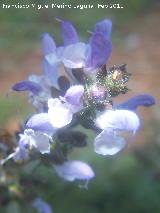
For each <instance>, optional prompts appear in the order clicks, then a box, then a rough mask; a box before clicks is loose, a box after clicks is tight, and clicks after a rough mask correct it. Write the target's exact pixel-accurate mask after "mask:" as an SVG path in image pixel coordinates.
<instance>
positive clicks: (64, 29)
mask: <svg viewBox="0 0 160 213" xmlns="http://www.w3.org/2000/svg"><path fill="white" fill-rule="evenodd" d="M60 23H61V33H62V38H63V41H64V46H67V45H70V44H75V43H77V42H79V38H78V34H77V32H76V29H75V28H74V26H73V25H72V24H71V23H70V22H69V21H61V22H60Z"/></svg>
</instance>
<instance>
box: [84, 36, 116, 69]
mask: <svg viewBox="0 0 160 213" xmlns="http://www.w3.org/2000/svg"><path fill="white" fill-rule="evenodd" d="M111 52H112V43H111V41H110V40H109V39H108V38H107V37H106V36H105V35H104V34H103V33H101V32H96V33H94V34H93V35H92V37H91V40H90V54H89V56H88V60H87V62H86V64H87V66H86V69H87V70H88V71H90V70H92V69H93V70H94V69H96V68H98V67H101V66H102V65H104V64H106V63H107V61H108V59H109V57H110V55H111Z"/></svg>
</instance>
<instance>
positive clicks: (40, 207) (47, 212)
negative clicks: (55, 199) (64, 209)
mask: <svg viewBox="0 0 160 213" xmlns="http://www.w3.org/2000/svg"><path fill="white" fill-rule="evenodd" d="M32 206H33V207H34V208H35V209H36V210H37V212H38V213H52V212H53V211H52V209H51V207H50V205H49V204H48V203H46V202H45V201H44V200H42V199H41V198H36V199H35V200H34V201H33V203H32Z"/></svg>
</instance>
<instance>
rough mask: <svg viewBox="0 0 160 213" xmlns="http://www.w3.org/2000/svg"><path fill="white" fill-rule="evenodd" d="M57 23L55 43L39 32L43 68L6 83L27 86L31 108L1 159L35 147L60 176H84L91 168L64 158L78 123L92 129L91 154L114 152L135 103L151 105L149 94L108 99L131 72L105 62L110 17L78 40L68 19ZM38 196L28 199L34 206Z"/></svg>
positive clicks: (133, 122) (135, 121) (134, 121)
mask: <svg viewBox="0 0 160 213" xmlns="http://www.w3.org/2000/svg"><path fill="white" fill-rule="evenodd" d="M59 24H60V27H61V35H62V38H63V45H62V46H58V47H57V46H56V43H55V41H54V39H53V38H52V37H51V36H50V35H49V34H48V33H44V34H43V35H42V50H43V62H42V64H43V74H42V75H39V76H38V75H31V76H29V78H28V79H27V80H24V81H21V82H18V83H16V84H15V85H14V86H13V87H12V90H13V91H17V92H23V91H27V92H28V99H29V102H30V103H31V104H33V106H34V107H35V114H34V115H33V116H31V117H30V118H28V119H27V121H26V122H25V123H24V128H23V132H20V134H19V140H18V145H17V147H16V148H15V151H14V152H13V153H11V154H10V155H9V156H8V157H6V158H5V159H4V160H2V161H1V164H4V163H5V162H6V161H7V160H8V159H11V158H12V159H13V160H14V161H15V162H25V161H27V160H29V159H31V158H32V156H33V155H32V153H39V154H40V155H41V158H42V159H43V156H45V158H47V160H48V162H49V164H50V165H51V166H53V168H54V169H55V171H56V173H57V174H58V175H59V176H60V177H62V178H63V179H64V180H67V181H74V180H76V179H78V180H85V181H87V182H88V181H89V180H90V179H92V178H93V177H94V176H95V173H94V171H93V170H92V168H91V167H90V166H89V165H88V164H87V163H85V162H82V161H78V160H70V159H69V153H70V152H71V151H72V150H73V148H74V147H79V148H83V147H85V146H86V145H87V131H80V129H82V128H80V129H78V128H79V127H80V126H83V127H84V128H83V129H84V130H87V129H90V130H92V131H93V132H94V133H95V140H94V141H93V144H94V145H93V147H94V151H95V152H96V153H97V154H100V155H104V156H107V155H115V154H117V153H118V152H120V151H121V150H122V149H123V148H125V147H126V145H127V141H126V139H125V138H124V137H123V136H122V133H123V132H130V133H132V134H133V135H134V134H135V133H136V132H137V130H138V129H139V127H140V120H139V117H138V115H137V113H136V109H137V107H139V106H146V107H148V106H152V105H153V104H155V100H154V97H152V96H151V95H148V94H143V95H138V96H135V97H132V98H131V99H129V100H127V101H126V102H124V103H121V104H117V105H116V104H114V103H113V97H116V96H118V95H119V94H125V93H126V92H127V91H128V88H127V82H128V80H129V78H130V75H131V74H130V73H128V72H127V67H126V65H125V64H123V65H120V66H113V67H108V60H109V57H110V55H111V52H112V42H111V31H112V22H111V20H109V19H104V20H101V21H99V22H97V23H96V25H95V27H94V29H93V30H92V32H91V37H90V38H89V41H88V42H87V43H84V42H81V41H80V39H79V36H78V34H77V31H76V29H75V28H74V26H73V25H72V24H71V23H70V22H68V21H62V20H59ZM39 202H41V200H36V201H35V202H34V206H35V208H38V207H37V205H39V204H38V203H39ZM41 203H42V202H41ZM43 205H44V204H43ZM44 208H48V207H46V206H45V207H44ZM47 212H50V210H47Z"/></svg>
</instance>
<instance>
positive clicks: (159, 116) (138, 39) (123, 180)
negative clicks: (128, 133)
mask: <svg viewBox="0 0 160 213" xmlns="http://www.w3.org/2000/svg"><path fill="white" fill-rule="evenodd" d="M60 2H61V4H62V3H63V1H58V0H57V1H44V0H41V1H40V0H37V1H14V3H13V1H5V2H0V107H1V112H0V128H7V129H8V130H9V131H10V132H11V133H12V132H14V131H15V130H16V129H18V127H19V123H22V121H23V119H24V118H26V117H27V116H29V114H31V113H32V112H33V108H32V107H31V106H30V105H29V104H28V103H27V96H24V95H21V94H18V95H17V94H12V93H10V88H11V86H12V85H13V84H14V83H16V82H18V81H20V80H24V79H25V78H27V76H28V75H29V74H31V73H33V72H35V73H39V74H41V73H42V68H41V58H42V53H41V43H40V40H41V34H42V33H43V32H49V33H50V34H51V35H54V38H55V40H56V41H57V43H58V44H60V43H61V42H62V40H61V37H60V30H59V24H58V22H57V21H55V18H56V17H58V18H60V19H67V20H70V21H72V22H73V23H74V25H75V26H76V28H77V30H78V32H79V35H80V37H81V39H82V40H87V39H88V37H89V33H88V32H87V30H92V29H93V27H94V24H95V23H96V21H98V20H101V19H104V18H111V19H112V21H113V36H112V38H113V54H112V57H111V59H110V61H109V64H110V65H113V64H121V63H127V64H128V69H129V71H130V72H132V75H133V76H132V79H131V81H130V83H129V87H130V88H131V91H130V92H129V93H128V94H127V95H126V96H123V95H122V96H120V97H118V98H117V99H115V102H118V101H122V100H125V99H127V98H128V97H131V96H133V95H135V94H142V93H151V94H152V95H154V96H155V97H156V102H157V105H156V106H154V107H153V108H151V109H140V110H139V112H138V114H139V115H140V119H141V121H142V127H141V129H140V131H139V133H138V134H137V135H136V136H135V137H134V138H132V139H131V141H130V142H129V145H128V148H127V149H126V150H125V151H124V152H121V153H119V154H118V155H116V156H113V157H107V158H104V157H101V156H98V155H96V154H95V153H93V146H92V138H90V140H89V142H90V143H89V146H88V147H87V148H85V149H84V150H75V151H74V153H73V154H72V156H71V158H73V159H80V160H83V161H86V162H88V163H90V164H91V165H92V166H93V169H94V171H95V173H96V178H95V179H94V180H92V181H91V183H90V184H89V188H88V190H82V189H80V188H79V187H78V184H77V183H74V184H71V183H66V182H64V181H63V180H61V179H59V178H58V177H57V176H56V175H55V174H54V171H53V169H51V168H46V167H44V166H40V167H38V169H36V171H35V172H33V171H34V169H33V171H32V168H30V167H32V166H31V165H27V166H28V167H27V166H26V167H25V168H24V171H22V173H23V175H24V179H26V183H28V185H26V190H27V193H32V191H33V192H34V193H36V194H37V195H39V196H40V197H42V198H44V200H45V201H47V202H49V203H50V204H51V205H52V206H53V209H54V212H56V213H64V212H65V213H66V212H67V213H68V212H70V213H82V212H84V211H85V212H86V213H117V212H119V213H132V212H134V213H150V212H154V213H159V212H160V202H159V199H160V133H159V126H160V112H159V92H160V91H159V90H160V89H159V82H160V81H159V77H160V74H159V67H160V63H159V56H160V45H159V41H160V39H159V38H160V29H159V19H160V13H159V10H160V4H159V1H158V0H154V1H150V0H129V1H125V0H121V1H119V2H118V3H120V4H121V5H123V6H124V8H123V9H97V8H96V6H95V9H84V10H80V9H51V8H48V9H41V10H37V9H3V8H2V6H3V3H5V4H8V5H10V4H18V3H20V4H32V3H35V4H42V5H44V4H50V3H54V4H56V3H57V4H58V3H59V4H60ZM97 3H99V4H111V3H117V1H101V0H99V1H97V0H96V1H94V4H95V5H97ZM65 4H72V5H75V4H76V5H78V4H83V5H84V4H93V2H92V1H91V0H88V1H87V3H86V2H84V1H73V0H70V1H65ZM30 170H31V171H30ZM15 171H16V168H15V167H13V171H11V173H13V174H14V173H15ZM0 177H2V173H1V171H0ZM15 180H16V179H15ZM30 180H34V185H29V183H30ZM0 184H1V185H0V213H5V212H6V213H10V212H12V213H20V212H24V213H29V212H34V210H33V209H32V208H31V207H30V206H29V205H28V203H27V204H26V203H25V202H22V201H21V202H19V200H18V199H17V196H16V195H15V194H14V193H13V191H12V190H8V191H7V192H6V189H4V188H5V187H4V185H3V183H2V181H1V178H0ZM16 184H17V183H16V181H15V182H14V181H11V183H10V187H13V186H14V185H16ZM16 187H17V185H16ZM4 192H5V193H7V195H6V194H5V193H4ZM8 194H9V198H10V199H9V200H7V202H5V203H4V202H2V200H3V199H4V197H5V196H6V197H7V196H8Z"/></svg>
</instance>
